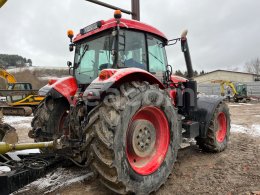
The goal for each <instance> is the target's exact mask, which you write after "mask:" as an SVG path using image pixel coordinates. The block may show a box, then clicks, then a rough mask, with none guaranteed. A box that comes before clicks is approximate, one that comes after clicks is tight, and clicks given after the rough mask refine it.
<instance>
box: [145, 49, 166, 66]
mask: <svg viewBox="0 0 260 195" xmlns="http://www.w3.org/2000/svg"><path fill="white" fill-rule="evenodd" d="M148 53H149V54H150V55H151V56H153V57H154V58H155V59H156V60H158V61H159V62H161V64H163V62H162V61H161V60H160V59H159V58H157V57H156V56H155V55H154V54H152V53H151V52H148Z"/></svg>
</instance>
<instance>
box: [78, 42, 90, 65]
mask: <svg viewBox="0 0 260 195" xmlns="http://www.w3.org/2000/svg"><path fill="white" fill-rule="evenodd" d="M88 48H89V46H88V44H86V45H85V46H84V49H83V53H82V54H81V55H80V57H79V61H78V62H77V64H76V67H78V66H79V65H80V63H81V60H82V59H83V57H84V55H85V53H86V52H87V51H88Z"/></svg>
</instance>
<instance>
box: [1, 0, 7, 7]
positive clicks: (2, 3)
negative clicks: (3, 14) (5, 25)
mask: <svg viewBox="0 0 260 195" xmlns="http://www.w3.org/2000/svg"><path fill="white" fill-rule="evenodd" d="M6 2H7V0H0V8H1V7H2V6H3V5H4V4H5V3H6Z"/></svg>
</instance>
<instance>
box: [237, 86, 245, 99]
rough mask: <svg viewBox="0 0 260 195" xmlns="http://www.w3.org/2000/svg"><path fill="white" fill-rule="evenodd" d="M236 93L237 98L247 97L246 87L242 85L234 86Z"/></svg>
mask: <svg viewBox="0 0 260 195" xmlns="http://www.w3.org/2000/svg"><path fill="white" fill-rule="evenodd" d="M236 91H237V95H238V96H244V97H246V96H247V85H246V84H243V83H237V84H236Z"/></svg>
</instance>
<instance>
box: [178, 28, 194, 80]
mask: <svg viewBox="0 0 260 195" xmlns="http://www.w3.org/2000/svg"><path fill="white" fill-rule="evenodd" d="M187 34H188V31H187V30H186V31H184V32H183V33H182V35H181V48H182V52H183V54H184V58H185V62H186V66H187V73H188V76H187V77H188V79H189V80H193V68H192V62H191V57H190V50H189V45H188V40H187Z"/></svg>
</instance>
